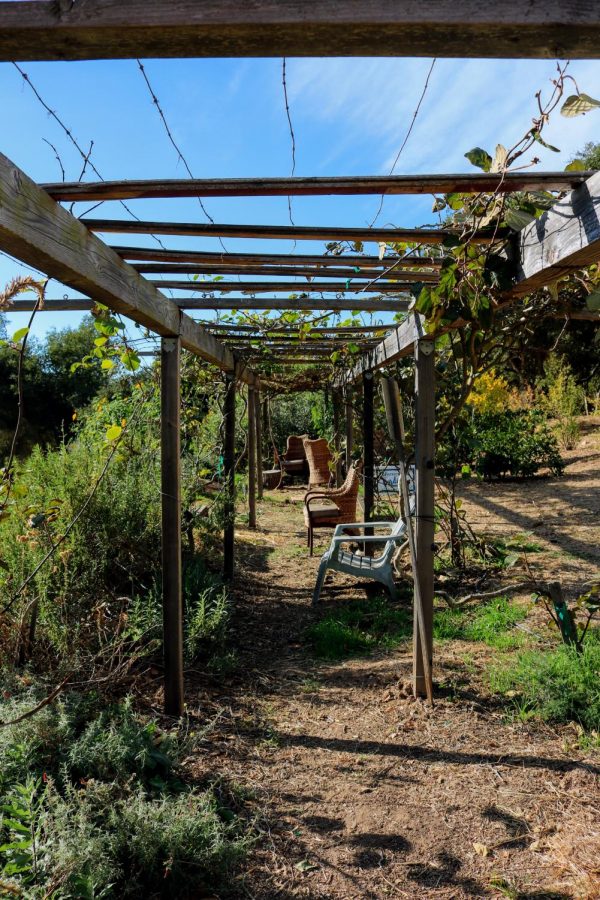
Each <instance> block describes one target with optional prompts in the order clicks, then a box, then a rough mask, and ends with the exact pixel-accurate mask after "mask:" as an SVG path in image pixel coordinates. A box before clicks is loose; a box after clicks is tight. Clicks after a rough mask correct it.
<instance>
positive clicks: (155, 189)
mask: <svg viewBox="0 0 600 900" xmlns="http://www.w3.org/2000/svg"><path fill="white" fill-rule="evenodd" d="M590 175H591V172H586V173H581V172H564V171H563V172H530V171H524V172H505V173H493V172H489V173H479V172H478V173H468V174H460V175H456V174H452V175H390V176H388V175H355V176H351V177H336V178H224V179H219V178H202V179H193V178H188V179H154V180H150V181H148V180H146V181H95V182H89V181H88V182H83V181H76V182H66V181H58V182H53V183H50V184H42V185H41V187H43V188H44V190H46V191H47V192H48V193H49V194H50V196H51V197H53V198H54V199H55V200H60V201H68V202H73V201H85V202H86V203H87V202H91V201H97V200H139V199H148V198H150V199H152V198H173V197H303V196H304V197H307V196H308V197H319V196H326V195H335V196H341V195H344V196H357V195H363V194H450V193H473V194H479V193H482V192H500V193H509V192H511V191H565V190H571V189H572V188H574V187H575V186H576V185H578V184H581V183H582V182H583V181H585V179H586V177H589V176H590Z"/></svg>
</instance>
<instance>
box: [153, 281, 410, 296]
mask: <svg viewBox="0 0 600 900" xmlns="http://www.w3.org/2000/svg"><path fill="white" fill-rule="evenodd" d="M148 283H149V284H152V285H154V287H156V288H159V287H160V288H161V289H162V290H176V291H198V293H205V294H210V293H213V292H215V293H218V294H227V293H229V292H230V291H241V292H242V293H248V294H267V293H274V292H275V291H286V292H289V293H290V294H293V293H297V294H301V293H303V292H305V291H314V292H315V293H332V294H359V293H367V294H394V293H401V292H402V291H404V292H406V291H409V290H410V288H411V287H414V283H413V282H408V281H376V282H374V283H369V284H362V283H361V282H354V281H351V280H350V279H348V280H347V281H330V282H327V281H307V282H301V281H272V282H269V281H181V280H180V281H168V280H165V281H149V282H148Z"/></svg>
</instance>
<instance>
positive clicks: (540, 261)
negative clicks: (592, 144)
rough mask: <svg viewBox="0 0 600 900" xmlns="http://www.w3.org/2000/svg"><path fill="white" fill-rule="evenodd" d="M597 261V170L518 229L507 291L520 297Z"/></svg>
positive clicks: (599, 182)
mask: <svg viewBox="0 0 600 900" xmlns="http://www.w3.org/2000/svg"><path fill="white" fill-rule="evenodd" d="M597 262H600V172H596V174H595V175H592V176H591V177H590V178H588V179H587V181H586V182H585V183H584V184H582V185H580V186H579V187H578V188H576V189H575V190H574V191H573V192H572V193H571V194H569V195H568V196H567V197H565V198H564V199H563V200H558V201H557V202H556V204H555V205H554V206H553V207H552V208H551V209H549V210H548V212H546V213H544V215H543V216H541V217H540V218H539V219H537V220H536V221H535V222H532V223H531V225H528V226H527V227H526V228H524V229H523V231H521V232H520V234H519V272H518V275H517V284H516V286H515V288H514V289H513V291H512V292H511V293H513V294H514V295H516V296H523V295H524V294H528V293H530V292H531V291H534V290H537V289H538V288H540V287H544V285H547V284H551V283H552V282H554V281H556V279H557V278H560V277H562V276H564V275H569V274H570V273H572V272H575V271H577V269H581V268H582V267H583V266H588V265H592V264H594V263H597Z"/></svg>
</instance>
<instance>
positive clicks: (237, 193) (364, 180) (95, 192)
mask: <svg viewBox="0 0 600 900" xmlns="http://www.w3.org/2000/svg"><path fill="white" fill-rule="evenodd" d="M0 8H1V7H0ZM590 175H591V172H587V173H581V172H537V173H536V172H532V171H529V170H527V171H524V172H505V173H485V172H483V173H468V174H452V175H389V176H388V175H354V176H351V177H337V178H224V179H218V178H202V179H198V178H196V179H193V178H188V179H154V180H151V181H95V182H82V181H79V182H66V181H58V182H52V183H48V184H42V185H41V187H43V188H44V190H46V191H48V193H49V194H50V196H51V197H53V198H54V199H55V200H62V201H86V202H90V201H97V200H138V199H149V198H161V197H163V198H172V197H303V196H309V197H319V196H326V195H331V196H333V195H335V196H341V195H349V196H355V195H356V196H357V195H362V194H450V193H455V192H458V193H472V194H479V193H481V192H484V191H486V192H487V191H489V192H493V191H498V192H500V193H509V192H510V191H565V190H571V189H572V188H574V187H575V186H576V185H578V184H581V183H582V182H583V181H585V178H586V177H589V176H590Z"/></svg>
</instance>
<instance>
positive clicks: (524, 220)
mask: <svg viewBox="0 0 600 900" xmlns="http://www.w3.org/2000/svg"><path fill="white" fill-rule="evenodd" d="M504 221H505V222H506V224H507V225H509V226H510V227H511V228H514V230H515V231H521V230H522V229H523V228H525V227H526V226H527V225H529V224H530V223H531V222H535V216H534V215H532V214H531V213H528V212H525V210H524V209H507V210H506V212H505V213H504Z"/></svg>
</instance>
